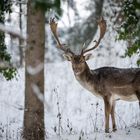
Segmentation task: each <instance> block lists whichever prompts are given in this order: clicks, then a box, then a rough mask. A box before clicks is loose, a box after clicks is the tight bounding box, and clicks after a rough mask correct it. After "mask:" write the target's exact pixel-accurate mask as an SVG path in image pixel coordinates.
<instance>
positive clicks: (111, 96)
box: [50, 18, 140, 133]
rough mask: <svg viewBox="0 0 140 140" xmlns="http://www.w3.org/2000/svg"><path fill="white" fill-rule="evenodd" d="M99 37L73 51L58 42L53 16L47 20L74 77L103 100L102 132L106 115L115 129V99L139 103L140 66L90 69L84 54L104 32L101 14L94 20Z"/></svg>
mask: <svg viewBox="0 0 140 140" xmlns="http://www.w3.org/2000/svg"><path fill="white" fill-rule="evenodd" d="M98 25H99V28H100V37H99V39H98V41H95V45H94V46H93V47H92V48H89V49H87V48H86V49H82V51H81V53H80V54H79V55H76V54H75V53H74V52H72V51H71V50H70V49H68V48H66V47H65V45H64V44H61V42H60V40H59V38H58V35H57V23H56V22H55V20H54V19H51V20H50V28H51V31H52V33H53V35H54V37H55V39H56V41H57V47H58V48H59V49H61V50H62V51H63V52H64V56H65V58H66V59H67V60H68V61H71V63H72V68H73V72H74V75H75V78H76V79H77V81H78V82H79V83H80V84H81V85H82V86H83V87H84V88H86V89H87V90H89V91H90V92H91V93H92V94H93V95H95V96H99V97H101V98H102V99H103V100H104V106H105V132H106V133H108V132H109V116H110V115H111V118H112V128H113V131H116V130H117V128H116V123H115V115H114V110H115V101H117V100H125V101H136V100H139V103H140V68H126V69H124V68H115V67H101V68H98V69H95V70H91V69H90V68H89V66H88V65H87V63H86V61H87V60H88V59H90V57H91V54H86V55H85V53H87V52H89V51H92V50H94V49H95V48H97V47H98V46H99V43H100V41H101V39H102V38H103V37H104V34H105V32H106V22H105V20H104V19H103V18H101V19H100V20H99V21H98Z"/></svg>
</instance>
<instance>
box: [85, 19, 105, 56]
mask: <svg viewBox="0 0 140 140" xmlns="http://www.w3.org/2000/svg"><path fill="white" fill-rule="evenodd" d="M98 25H99V27H100V37H99V39H98V41H96V40H95V41H94V42H96V44H95V45H94V46H93V47H92V48H90V49H85V50H84V49H83V50H82V54H84V53H86V52H88V51H91V50H94V49H95V48H97V47H98V45H99V44H100V41H101V39H102V38H103V37H104V34H105V31H106V22H105V20H104V18H103V17H101V18H100V20H99V21H98Z"/></svg>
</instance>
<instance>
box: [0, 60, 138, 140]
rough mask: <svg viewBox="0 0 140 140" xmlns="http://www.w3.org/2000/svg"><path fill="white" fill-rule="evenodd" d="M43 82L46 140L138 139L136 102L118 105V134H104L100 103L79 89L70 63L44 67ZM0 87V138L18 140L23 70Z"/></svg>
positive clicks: (100, 101) (101, 105) (22, 97)
mask: <svg viewBox="0 0 140 140" xmlns="http://www.w3.org/2000/svg"><path fill="white" fill-rule="evenodd" d="M94 63H95V62H94V59H93V60H91V61H90V62H89V65H90V67H91V65H92V66H94ZM45 79H46V80H45V102H46V104H45V126H46V139H50V140H53V139H54V140H57V139H68V140H71V139H73V140H74V139H78V138H79V137H80V136H81V139H84V140H85V139H88V140H92V139H94V138H96V139H97V140H98V139H99V140H104V139H113V140H122V139H127V140H130V139H132V138H133V139H134V140H138V139H139V137H140V128H139V125H138V124H140V110H139V106H138V102H130V103H129V102H125V101H118V102H117V105H116V113H115V117H116V121H117V127H118V131H117V132H115V133H114V132H111V133H109V134H105V133H104V107H103V101H102V100H101V99H98V98H97V97H95V96H94V95H92V94H91V93H90V92H88V91H87V90H85V89H84V88H82V87H81V86H80V85H79V83H78V82H77V81H76V80H75V77H74V74H73V72H72V69H71V64H70V63H68V62H59V63H58V62H57V63H50V64H46V68H45ZM0 84H1V86H0V91H1V92H0V112H1V116H0V138H1V139H2V140H4V139H6V138H7V139H11V138H12V139H15V140H17V139H21V133H22V128H23V113H24V112H23V110H24V69H20V70H19V75H18V77H17V78H15V79H13V80H12V81H9V82H7V81H6V80H4V79H2V78H1V82H0ZM97 103H98V104H97ZM58 114H59V115H61V118H60V116H59V115H58ZM110 126H111V125H110ZM110 128H111V127H110ZM58 135H60V136H61V137H59V136H58Z"/></svg>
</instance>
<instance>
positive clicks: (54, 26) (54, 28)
mask: <svg viewBox="0 0 140 140" xmlns="http://www.w3.org/2000/svg"><path fill="white" fill-rule="evenodd" d="M50 28H51V31H52V33H53V35H54V37H55V39H56V42H57V44H58V45H57V47H58V48H59V49H61V50H63V51H64V52H71V51H70V49H66V48H64V47H63V46H64V44H61V42H60V40H59V38H58V35H57V23H56V22H55V18H52V19H50Z"/></svg>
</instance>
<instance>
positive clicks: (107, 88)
mask: <svg viewBox="0 0 140 140" xmlns="http://www.w3.org/2000/svg"><path fill="white" fill-rule="evenodd" d="M137 73H139V75H137ZM136 75H137V77H136ZM75 77H76V79H77V81H78V82H79V83H80V84H81V85H82V86H83V87H84V88H86V89H87V90H89V91H90V92H92V93H93V94H94V95H95V96H97V97H100V98H103V97H104V96H111V97H112V100H125V101H136V100H138V97H137V95H136V93H137V92H140V84H136V83H137V82H138V80H139V83H140V69H138V68H136V69H120V68H114V67H102V68H99V69H95V70H90V69H89V68H87V69H85V71H84V72H83V73H81V74H79V75H77V74H75ZM135 80H137V82H136V81H135Z"/></svg>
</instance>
